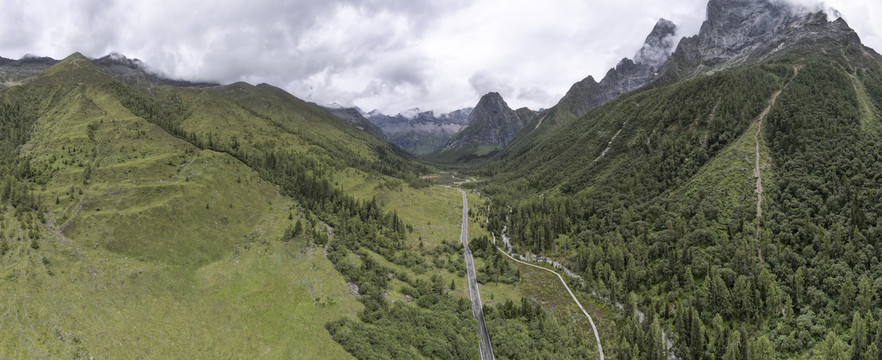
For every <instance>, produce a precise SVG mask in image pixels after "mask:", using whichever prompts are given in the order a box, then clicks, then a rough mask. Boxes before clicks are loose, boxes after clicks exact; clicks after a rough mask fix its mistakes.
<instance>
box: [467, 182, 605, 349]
mask: <svg viewBox="0 0 882 360" xmlns="http://www.w3.org/2000/svg"><path fill="white" fill-rule="evenodd" d="M463 196H465V195H464V194H463ZM496 249H497V250H499V252H501V253H503V254H504V255H505V256H507V257H508V258H509V259H512V260H514V261H516V262H518V263H520V264H524V265H527V266H532V267H534V268H537V269H542V270H545V271H548V272H550V273H552V274H554V275H557V277H558V279H560V282H561V283H563V285H564V287H565V288H567V292H569V293H570V296H571V297H573V301H575V302H576V305H579V309H582V313H583V314H585V317H587V318H588V322H589V323H591V329H592V330H594V339H595V340H597V352H598V353H599V354H600V360H604V357H603V346H601V345H600V333H598V332H597V326H594V319H592V318H591V315H588V312H587V311H585V308H584V307H582V303H581V302H579V299H576V295H575V294H573V291H572V290H570V286H569V285H567V282H566V281H564V278H563V276H560V274H558V273H557V272H555V271H553V270H551V269H547V268H544V267H541V266H536V265H533V264H530V263H527V262H523V261H520V260H518V259H515V258H513V257H512V256H511V255H509V254H508V253H506V252H505V251H503V250H502V249H500V248H498V247H497V248H496Z"/></svg>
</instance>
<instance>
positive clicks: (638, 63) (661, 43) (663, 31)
mask: <svg viewBox="0 0 882 360" xmlns="http://www.w3.org/2000/svg"><path fill="white" fill-rule="evenodd" d="M676 33H677V25H675V24H674V23H673V22H671V21H669V20H665V19H659V21H658V22H657V23H656V24H655V26H654V27H653V28H652V31H651V32H650V33H649V35H648V36H646V41H644V43H643V46H642V47H641V48H640V50H639V51H637V54H636V55H635V56H634V60H631V59H628V58H625V59H622V60H621V61H619V63H618V64H617V65H616V67H614V68H612V69H610V70H609V71H608V72H607V73H606V75H605V76H604V77H603V79H601V80H600V82H597V81H596V80H594V78H593V77H591V76H589V77H587V78H585V79H583V80H582V81H579V82H577V83H575V84H574V85H573V86H572V87H571V88H570V90H569V91H567V94H566V95H564V97H563V98H562V99H561V100H560V102H559V103H558V104H557V107H558V108H560V109H563V110H566V111H567V112H569V113H571V114H573V115H576V116H582V115H584V114H586V113H588V112H589V111H591V110H593V109H595V108H597V107H599V106H601V105H603V104H606V103H607V102H609V101H610V100H613V99H615V98H617V97H619V95H622V94H624V93H627V92H631V91H634V90H637V89H639V88H641V87H643V86H644V85H646V84H649V83H650V82H651V81H653V80H654V79H655V77H656V74H657V70H658V69H659V68H660V67H661V66H662V64H664V63H665V61H667V59H668V57H669V56H670V54H671V49H673V47H674V36H676Z"/></svg>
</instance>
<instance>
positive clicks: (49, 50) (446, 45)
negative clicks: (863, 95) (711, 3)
mask: <svg viewBox="0 0 882 360" xmlns="http://www.w3.org/2000/svg"><path fill="white" fill-rule="evenodd" d="M790 1H794V2H798V3H801V4H804V5H806V6H816V4H817V3H818V2H817V1H815V0H790ZM706 3H707V0H678V1H675V0H660V1H652V2H647V1H644V0H619V1H615V2H607V1H594V0H592V1H584V0H551V1H543V2H537V1H534V0H457V1H450V0H431V1H410V0H337V1H325V0H288V1H276V0H251V1H232V0H227V1H180V0H156V1H135V0H115V1H103V0H86V1H81V2H70V1H65V0H49V1H21V0H0V7H2V8H3V9H4V11H3V12H2V13H0V34H4V35H0V55H2V56H4V57H13V58H17V57H20V56H22V55H24V54H26V53H31V54H39V55H47V56H52V57H55V58H62V57H65V56H67V55H69V54H70V53H72V52H74V51H80V52H82V53H84V54H85V55H87V56H92V57H98V56H102V55H105V54H107V53H109V52H111V51H117V52H120V53H123V54H125V55H127V56H129V57H137V58H140V59H141V60H143V61H144V62H145V63H146V64H147V65H148V66H150V67H153V68H154V69H156V70H159V71H161V72H164V73H166V74H169V75H171V76H175V77H181V78H185V79H191V80H215V81H221V82H234V81H240V80H241V81H248V82H251V83H260V82H266V83H270V84H274V85H278V86H280V87H283V88H285V89H286V90H288V91H290V92H292V93H293V94H294V95H296V96H298V97H301V98H304V99H307V100H310V101H316V102H319V103H331V102H339V103H341V104H344V105H358V106H359V107H361V108H363V109H367V110H369V109H373V108H379V109H380V110H382V111H384V112H387V113H396V112H399V111H403V110H405V109H409V108H413V107H420V108H422V109H436V110H439V111H449V110H453V109H456V108H460V107H465V106H473V105H474V103H475V102H476V101H477V100H478V98H479V96H480V95H482V93H483V92H487V91H498V92H500V93H501V94H502V95H503V97H505V99H506V101H507V102H508V103H509V105H511V106H512V107H521V106H529V107H532V108H540V107H549V106H551V105H553V104H554V103H555V102H556V101H557V100H558V99H559V98H560V97H561V96H562V95H563V94H564V93H565V92H566V90H567V89H568V88H569V87H570V85H572V84H573V83H575V82H576V81H579V80H581V79H583V78H585V77H586V76H588V75H593V76H594V77H595V78H598V79H599V78H602V77H603V75H604V74H605V73H606V70H607V69H609V68H610V67H612V66H614V65H615V64H616V63H617V62H618V61H619V60H620V59H621V58H623V57H631V56H633V55H634V53H635V52H636V51H637V50H638V49H639V48H640V45H641V43H642V41H643V39H644V38H645V36H646V35H647V34H648V33H649V31H650V30H651V29H652V26H653V25H654V24H655V22H656V20H658V18H661V17H664V18H666V19H669V20H672V21H673V22H674V23H676V24H677V25H678V26H680V30H681V35H691V34H695V33H697V32H698V28H699V26H700V24H701V21H702V20H703V19H704V15H705V7H706ZM825 5H826V6H832V7H834V8H836V9H838V10H839V11H841V13H842V14H843V16H844V17H845V19H846V20H847V21H848V22H849V25H851V26H852V27H853V28H854V29H855V30H856V31H857V32H858V34H859V35H860V36H861V38H862V40H863V41H864V43H865V44H867V45H869V46H870V47H873V48H876V49H882V23H879V22H877V21H875V19H879V18H882V3H879V2H878V1H874V0H863V1H854V0H830V1H827V2H826V3H825Z"/></svg>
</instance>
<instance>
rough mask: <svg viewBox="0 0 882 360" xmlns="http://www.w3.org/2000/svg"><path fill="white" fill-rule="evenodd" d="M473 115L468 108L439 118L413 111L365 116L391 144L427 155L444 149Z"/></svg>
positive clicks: (374, 112) (432, 113) (428, 112)
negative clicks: (470, 115) (391, 114)
mask: <svg viewBox="0 0 882 360" xmlns="http://www.w3.org/2000/svg"><path fill="white" fill-rule="evenodd" d="M471 112H472V109H471V108H465V109H459V110H456V111H453V112H450V113H446V114H441V115H438V116H436V115H435V113H434V112H433V111H425V112H420V111H418V110H417V109H414V110H409V111H406V112H405V113H402V114H398V115H395V116H389V115H384V114H381V113H379V112H377V111H372V112H370V113H367V114H366V117H367V118H368V120H370V121H371V122H372V123H374V124H375V125H377V126H378V127H379V128H380V129H381V130H382V131H383V134H384V135H385V136H386V139H387V140H388V141H389V142H390V143H392V144H395V145H397V146H398V147H399V148H401V149H404V150H405V151H408V152H410V153H412V154H416V155H425V154H430V153H433V152H435V151H437V150H439V149H441V147H443V146H444V145H445V144H447V141H448V140H450V138H451V137H452V136H453V135H454V134H456V133H458V132H459V131H460V130H462V129H463V128H464V127H465V125H466V123H467V121H468V117H469V114H470V113H471Z"/></svg>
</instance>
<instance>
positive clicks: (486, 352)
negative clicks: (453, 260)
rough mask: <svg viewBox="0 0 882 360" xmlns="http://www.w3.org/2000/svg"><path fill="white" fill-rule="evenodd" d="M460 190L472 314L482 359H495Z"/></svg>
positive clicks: (464, 203)
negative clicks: (478, 337)
mask: <svg viewBox="0 0 882 360" xmlns="http://www.w3.org/2000/svg"><path fill="white" fill-rule="evenodd" d="M459 192H460V193H462V233H461V234H460V235H459V241H461V242H462V248H463V253H464V254H465V262H466V274H467V278H468V283H469V297H471V299H472V314H473V315H475V319H478V335H479V336H480V337H481V344H480V345H481V360H495V357H494V356H493V346H491V344H490V335H489V334H488V333H487V325H486V324H484V307H483V306H482V305H481V294H480V293H479V292H478V281H477V280H475V259H474V258H473V257H472V250H471V249H469V242H468V236H469V204H468V200H467V199H466V193H465V191H462V190H459ZM593 325H594V324H593V323H592V326H593Z"/></svg>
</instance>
